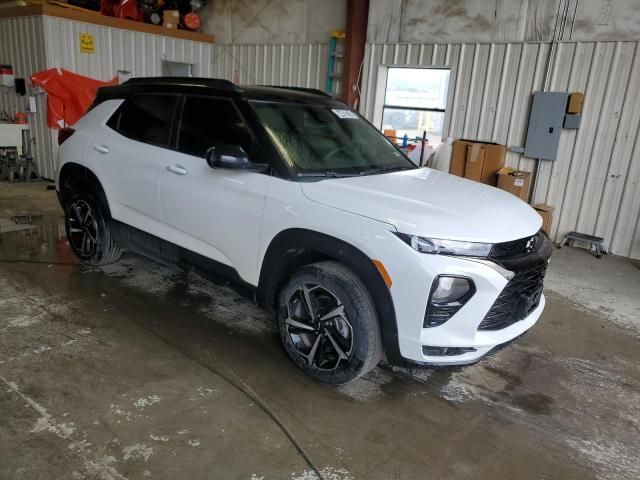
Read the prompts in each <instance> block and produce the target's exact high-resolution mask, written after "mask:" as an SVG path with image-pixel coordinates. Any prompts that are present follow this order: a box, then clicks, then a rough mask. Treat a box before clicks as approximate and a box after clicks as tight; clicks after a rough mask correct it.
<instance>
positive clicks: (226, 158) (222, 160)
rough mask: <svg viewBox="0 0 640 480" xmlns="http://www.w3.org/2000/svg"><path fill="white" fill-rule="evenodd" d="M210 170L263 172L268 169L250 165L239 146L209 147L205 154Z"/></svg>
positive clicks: (265, 166) (260, 165)
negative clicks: (224, 169)
mask: <svg viewBox="0 0 640 480" xmlns="http://www.w3.org/2000/svg"><path fill="white" fill-rule="evenodd" d="M205 158H206V160H207V163H208V164H209V166H210V167H211V168H226V169H229V170H248V171H251V172H264V171H265V170H267V169H268V168H269V166H268V165H267V164H264V163H252V162H251V161H250V160H249V156H248V155H247V153H246V152H245V151H244V149H243V148H242V147H241V146H239V145H219V146H217V147H211V148H210V149H209V150H207V153H206V154H205Z"/></svg>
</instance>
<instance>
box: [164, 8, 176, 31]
mask: <svg viewBox="0 0 640 480" xmlns="http://www.w3.org/2000/svg"><path fill="white" fill-rule="evenodd" d="M179 23H180V12H179V11H178V10H165V11H164V12H162V26H163V27H165V28H178V24H179Z"/></svg>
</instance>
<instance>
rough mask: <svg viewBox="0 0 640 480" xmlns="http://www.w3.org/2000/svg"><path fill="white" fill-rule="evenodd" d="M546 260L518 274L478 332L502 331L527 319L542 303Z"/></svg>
mask: <svg viewBox="0 0 640 480" xmlns="http://www.w3.org/2000/svg"><path fill="white" fill-rule="evenodd" d="M546 270H547V262H546V260H543V261H540V262H537V263H536V264H535V265H533V266H531V267H529V268H527V269H525V270H522V271H518V272H516V274H515V275H514V277H513V278H512V279H511V280H509V283H507V285H506V286H505V287H504V289H503V290H502V292H500V295H499V296H498V298H497V299H496V301H495V302H494V303H493V305H492V306H491V309H490V310H489V312H487V314H486V315H485V317H484V319H483V320H482V322H481V323H480V326H479V327H478V330H500V329H502V328H506V327H508V326H509V325H513V324H514V323H516V322H519V321H520V320H522V319H524V318H525V317H527V316H528V315H529V314H530V313H531V312H533V311H534V310H535V309H536V307H537V306H538V304H539V303H540V297H541V296H542V282H543V280H544V274H545V272H546Z"/></svg>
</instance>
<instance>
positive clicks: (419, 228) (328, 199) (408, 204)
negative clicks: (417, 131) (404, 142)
mask: <svg viewBox="0 0 640 480" xmlns="http://www.w3.org/2000/svg"><path fill="white" fill-rule="evenodd" d="M302 191H303V192H304V194H305V195H306V196H307V198H309V199H310V200H312V201H314V202H317V203H321V204H323V205H327V206H330V207H334V208H338V209H340V210H346V211H348V212H351V213H355V214H357V215H362V216H365V217H369V218H373V219H376V220H380V221H383V222H386V223H389V224H391V225H393V226H395V227H396V228H397V230H398V232H401V233H407V234H412V235H421V236H424V237H432V238H443V239H449V240H466V241H473V242H489V243H497V242H505V241H509V240H515V239H518V238H523V237H526V236H528V235H533V234H534V233H536V232H537V231H538V230H539V229H540V227H541V225H542V219H541V218H540V216H539V215H538V213H537V212H536V211H535V210H533V209H532V208H531V207H530V206H529V205H527V204H526V203H525V202H523V201H522V200H520V199H519V198H517V197H516V196H514V195H512V194H511V193H508V192H505V191H503V190H499V189H497V188H494V187H490V186H487V185H484V184H481V183H478V182H474V181H471V180H467V179H464V178H460V177H456V176H453V175H449V174H448V173H443V172H439V171H436V170H431V169H429V168H421V169H416V170H408V171H401V172H394V173H387V174H384V175H367V176H362V177H349V178H338V179H328V180H323V181H320V182H313V183H302Z"/></svg>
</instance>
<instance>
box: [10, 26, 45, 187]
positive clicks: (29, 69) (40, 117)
mask: <svg viewBox="0 0 640 480" xmlns="http://www.w3.org/2000/svg"><path fill="white" fill-rule="evenodd" d="M0 63H3V64H5V63H6V64H11V65H12V66H13V69H14V73H15V76H16V78H29V76H30V75H31V74H32V73H34V72H38V71H40V70H44V68H45V65H46V63H45V53H44V34H43V22H42V17H20V18H3V19H0ZM25 101H26V97H20V96H18V95H16V93H15V89H13V88H7V87H0V110H1V111H5V112H7V113H8V114H9V115H11V116H13V114H14V112H16V111H18V110H19V111H22V112H24V111H25V105H24V103H25ZM36 107H37V109H38V112H39V113H37V114H33V115H31V114H29V115H28V116H27V117H28V120H29V127H30V131H31V136H32V138H33V139H34V143H33V145H32V147H33V148H32V153H33V156H34V158H35V159H36V160H37V162H38V166H39V168H40V173H41V174H42V175H44V176H45V177H49V176H50V175H52V174H53V171H54V170H53V168H54V161H53V151H52V145H51V141H50V134H49V131H48V128H47V126H46V96H45V95H44V94H38V95H36Z"/></svg>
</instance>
